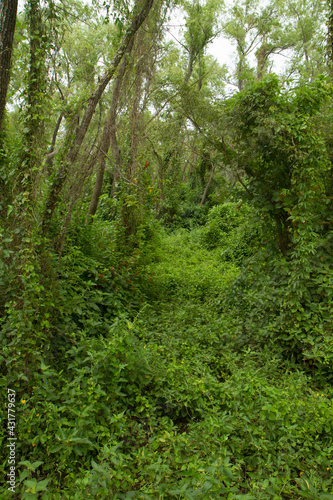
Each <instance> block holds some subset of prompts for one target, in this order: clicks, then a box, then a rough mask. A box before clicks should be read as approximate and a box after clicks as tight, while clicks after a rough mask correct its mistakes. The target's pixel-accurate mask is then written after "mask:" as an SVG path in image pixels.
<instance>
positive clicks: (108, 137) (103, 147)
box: [88, 38, 134, 223]
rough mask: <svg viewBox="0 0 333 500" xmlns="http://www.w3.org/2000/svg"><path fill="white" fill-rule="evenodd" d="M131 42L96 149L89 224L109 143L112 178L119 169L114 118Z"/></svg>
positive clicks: (95, 208) (97, 198) (118, 152)
mask: <svg viewBox="0 0 333 500" xmlns="http://www.w3.org/2000/svg"><path fill="white" fill-rule="evenodd" d="M133 42H134V38H132V40H131V42H130V44H129V46H128V50H127V52H128V56H126V57H125V58H124V59H123V61H122V63H121V66H120V68H119V73H118V76H117V78H116V79H115V83H114V87H113V92H112V98H111V106H110V112H109V116H108V118H107V120H106V123H105V126H104V130H103V135H102V139H101V141H100V143H99V146H98V149H99V152H98V156H97V162H98V163H99V166H98V170H97V175H96V182H95V187H94V191H93V194H92V198H91V202H90V205H89V209H88V217H89V222H90V223H91V222H92V221H93V218H92V217H93V216H94V215H95V213H96V210H97V206H98V201H99V197H100V195H101V192H102V187H103V180H104V171H105V155H106V154H107V152H108V150H109V147H110V143H111V148H112V153H113V156H114V159H115V164H116V165H115V168H114V176H116V175H118V171H119V169H120V168H121V156H120V150H119V147H118V141H117V136H116V118H117V107H118V102H119V97H120V91H121V85H122V82H123V78H124V75H125V71H126V69H127V67H128V62H129V60H128V57H129V55H130V53H131V51H132V48H133Z"/></svg>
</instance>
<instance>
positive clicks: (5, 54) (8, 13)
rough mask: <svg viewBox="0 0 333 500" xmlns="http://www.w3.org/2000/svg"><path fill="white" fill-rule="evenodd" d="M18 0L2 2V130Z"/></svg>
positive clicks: (0, 127) (0, 50)
mask: <svg viewBox="0 0 333 500" xmlns="http://www.w3.org/2000/svg"><path fill="white" fill-rule="evenodd" d="M16 13H17V0H1V2H0V130H1V129H2V121H3V116H4V112H5V107H6V95H7V90H8V84H9V77H10V74H9V70H10V60H11V56H12V49H13V40H14V31H15V24H16Z"/></svg>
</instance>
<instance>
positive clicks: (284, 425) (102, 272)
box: [1, 212, 333, 500]
mask: <svg viewBox="0 0 333 500" xmlns="http://www.w3.org/2000/svg"><path fill="white" fill-rule="evenodd" d="M213 215H214V212H213ZM213 215H212V216H211V219H210V220H209V221H208V223H207V225H206V226H204V227H202V228H195V229H193V230H192V231H188V230H184V229H181V230H177V231H175V232H174V233H171V234H170V233H169V234H167V233H165V232H164V231H163V230H162V229H161V230H160V233H159V235H160V236H159V239H157V240H156V248H155V249H154V252H152V257H151V259H150V262H149V260H148V259H147V258H146V257H144V258H143V259H142V260H141V261H140V258H141V257H140V247H139V249H138V250H136V254H134V257H132V260H131V259H130V258H127V260H126V262H123V261H121V260H119V258H118V260H117V258H116V257H112V255H113V254H114V252H113V251H112V249H111V250H110V255H111V256H108V255H105V252H104V249H103V252H104V254H103V255H104V256H103V258H102V259H100V258H99V257H98V255H90V256H88V255H87V254H88V252H87V250H84V247H83V245H82V244H81V248H79V244H78V246H77V247H76V248H73V249H72V250H71V252H69V253H68V256H67V258H66V259H65V260H64V262H65V263H66V265H65V266H64V267H63V269H62V274H61V275H60V280H63V281H62V283H63V287H64V289H63V290H62V291H60V292H57V293H58V294H59V300H58V304H61V300H60V299H61V296H62V295H61V294H65V295H66V297H68V295H69V296H70V297H71V301H70V303H71V307H69V306H68V305H66V303H67V302H66V300H67V299H66V300H65V298H64V300H63V310H61V309H60V310H59V316H58V318H56V317H55V318H53V320H52V321H53V330H52V329H51V330H52V331H53V335H54V337H56V338H58V341H57V342H58V343H57V342H55V341H54V343H53V351H52V352H49V351H44V352H41V353H40V355H39V356H36V361H35V371H34V373H31V374H29V379H28V380H27V383H26V385H25V392H24V393H20V400H19V401H17V418H18V421H17V428H16V433H17V448H16V452H17V455H18V456H19V457H20V462H19V468H20V470H19V477H18V482H19V491H20V493H19V495H18V496H16V497H14V498H22V499H26V500H30V499H38V498H42V499H43V500H47V499H73V498H74V499H78V500H80V499H83V498H99V499H109V498H112V499H130V498H133V499H138V500H139V499H142V500H144V499H147V500H149V499H154V500H155V499H161V500H162V499H171V498H176V499H189V500H191V499H203V500H204V499H207V500H210V499H215V498H225V499H228V500H231V499H239V500H268V499H272V500H289V499H290V500H292V499H293V500H299V499H303V498H307V499H312V500H318V499H321V500H330V499H333V479H332V470H333V454H332V452H333V442H332V435H333V428H332V426H333V424H332V422H333V407H332V398H333V390H332V387H331V386H330V385H329V384H328V383H326V382H325V380H324V379H323V378H321V379H320V378H313V377H312V376H311V372H309V371H304V370H303V367H302V365H301V364H299V363H296V361H295V360H292V359H291V360H290V359H289V360H288V359H286V357H285V356H284V355H283V351H280V350H279V348H278V347H277V348H276V349H275V350H273V349H272V348H271V347H270V346H267V347H265V345H262V343H260V342H258V341H256V340H255V341H253V342H252V343H251V342H245V341H244V342H243V341H242V340H240V339H242V336H243V337H244V332H243V331H242V318H243V317H244V311H241V310H240V308H239V307H238V308H232V307H230V301H232V296H233V295H232V294H233V293H234V292H233V290H234V287H235V286H236V285H235V283H236V284H237V279H238V282H239V280H240V278H239V277H240V276H241V273H242V272H243V271H242V270H244V266H245V264H246V258H247V256H246V252H248V245H247V250H246V252H244V253H242V252H241V251H240V250H239V249H240V248H242V247H241V242H242V241H244V238H248V234H247V235H246V234H245V233H246V231H245V233H244V230H243V229H242V227H241V226H240V225H239V224H238V225H237V224H235V227H233V228H232V230H231V231H229V233H228V232H226V231H225V230H223V227H222V228H221V227H216V225H214V224H215V222H214V220H213ZM218 217H221V214H218ZM212 221H213V222H212ZM248 231H251V229H250V228H249V229H248ZM212 235H213V236H212ZM87 238H88V240H89V235H88V236H87ZM80 241H81V242H82V239H81V240H78V243H79V242H80ZM88 243H89V241H88V242H87V241H85V243H84V244H85V245H87V244H88ZM238 243H239V244H238ZM256 245H257V243H256V241H255V239H254V240H253V247H252V251H254V249H255V248H256ZM232 248H234V249H236V248H237V249H238V250H237V251H236V250H235V251H234V252H232V251H231V250H230V249H232ZM228 249H229V251H228V252H226V250H228ZM84 252H85V253H84ZM137 252H139V253H137ZM112 259H113V260H112ZM112 263H113V265H111V264H112ZM118 290H119V292H118ZM226 297H227V298H228V300H229V307H228V300H226ZM79 298H81V302H80V303H79ZM245 314H246V311H245ZM51 319H52V318H50V321H51ZM62 323H64V324H67V333H66V334H65V336H64V338H62V340H61V341H60V340H59V335H60V331H61V324H62ZM246 338H248V336H247V337H246ZM25 376H26V375H24V374H22V378H23V379H24V377H25ZM26 378H27V377H26ZM5 437H6V436H5V434H3V438H2V444H3V449H4V444H5V442H6V441H5ZM2 466H3V469H4V470H5V466H6V455H5V454H3V456H2ZM1 494H2V498H4V499H5V498H10V497H13V496H12V494H11V493H10V492H8V490H7V488H6V486H4V487H2V491H1Z"/></svg>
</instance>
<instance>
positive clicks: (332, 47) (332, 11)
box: [327, 0, 333, 78]
mask: <svg viewBox="0 0 333 500" xmlns="http://www.w3.org/2000/svg"><path fill="white" fill-rule="evenodd" d="M327 24H328V34H327V56H328V69H329V72H330V75H331V77H332V78H333V0H329V8H328V23H327Z"/></svg>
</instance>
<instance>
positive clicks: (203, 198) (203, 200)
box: [200, 165, 216, 206]
mask: <svg viewBox="0 0 333 500" xmlns="http://www.w3.org/2000/svg"><path fill="white" fill-rule="evenodd" d="M215 166H216V165H214V167H213V168H212V171H211V174H210V177H209V181H208V183H207V186H206V188H205V190H204V193H203V195H202V198H201V201H200V206H202V205H203V204H204V203H205V199H206V196H207V193H208V189H209V186H210V184H211V182H212V180H213V176H214V170H215Z"/></svg>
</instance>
